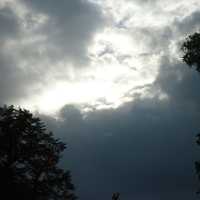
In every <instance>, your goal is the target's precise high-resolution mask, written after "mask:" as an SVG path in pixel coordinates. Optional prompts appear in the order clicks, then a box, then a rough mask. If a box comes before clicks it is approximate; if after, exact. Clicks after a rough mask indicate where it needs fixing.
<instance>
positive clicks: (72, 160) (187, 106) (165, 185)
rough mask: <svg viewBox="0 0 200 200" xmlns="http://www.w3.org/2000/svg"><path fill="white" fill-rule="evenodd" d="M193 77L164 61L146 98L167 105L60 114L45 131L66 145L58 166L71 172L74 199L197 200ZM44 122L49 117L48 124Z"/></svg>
mask: <svg viewBox="0 0 200 200" xmlns="http://www.w3.org/2000/svg"><path fill="white" fill-rule="evenodd" d="M199 81H200V78H199V75H198V74H197V73H196V72H195V71H192V70H190V69H189V68H188V67H187V66H185V65H183V64H181V63H177V62H172V61H171V62H170V61H169V60H168V59H166V58H163V61H162V64H161V66H160V75H159V77H158V78H157V80H156V81H155V83H154V84H153V86H152V88H151V90H152V92H153V91H154V90H155V92H156V91H160V90H161V91H162V92H164V93H166V94H167V95H168V97H169V98H168V99H163V100H160V99H159V97H158V96H157V95H156V96H155V97H154V98H140V97H138V99H137V100H135V102H134V103H133V102H130V103H127V104H124V105H123V106H121V107H119V108H118V109H110V110H101V111H92V112H90V113H88V115H87V117H84V116H83V115H82V114H81V112H80V111H79V110H78V108H77V107H75V106H73V105H70V106H69V105H68V106H66V107H64V108H63V109H62V111H61V117H62V122H58V124H59V125H58V124H57V125H58V126H56V127H55V126H52V122H50V127H51V128H53V130H54V132H55V133H56V134H57V135H58V136H59V137H61V138H63V140H65V141H66V142H68V145H69V149H68V151H67V152H66V154H65V155H64V159H63V163H62V165H63V166H64V167H66V166H68V168H70V169H71V170H72V174H73V177H74V181H75V184H76V186H77V191H78V193H79V195H80V198H81V199H96V200H98V199H99V200H100V199H102V198H105V197H107V198H109V197H110V195H111V193H112V192H113V191H120V192H121V194H122V199H124V200H130V199H138V200H145V199H154V200H160V199H163V200H168V199H172V200H176V199H185V200H187V199H192V200H195V199H196V195H195V189H197V188H196V183H195V181H196V179H195V172H194V161H195V160H196V159H197V158H198V157H197V151H196V150H197V149H196V148H195V135H196V134H197V132H198V131H199V122H198V119H199V117H200V114H199V109H200V107H199V95H198V93H197V86H198V84H199ZM47 118H48V117H47Z"/></svg>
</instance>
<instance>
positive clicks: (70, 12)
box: [24, 0, 103, 66]
mask: <svg viewBox="0 0 200 200" xmlns="http://www.w3.org/2000/svg"><path fill="white" fill-rule="evenodd" d="M24 2H25V3H26V4H27V5H28V7H29V8H30V9H32V10H33V14H34V13H42V14H45V15H47V17H48V21H47V23H46V25H45V26H44V27H42V29H41V30H40V31H41V33H42V34H45V35H46V36H47V40H48V43H46V44H45V45H46V48H47V49H48V51H49V52H48V53H49V57H50V58H52V61H53V62H55V60H60V59H63V58H67V59H68V60H70V61H71V62H72V63H78V64H79V66H80V65H82V64H83V63H84V64H85V62H86V61H88V58H87V48H88V46H89V45H90V43H91V41H92V39H93V34H94V33H95V32H96V31H97V30H98V29H99V28H102V25H103V15H102V13H101V10H100V9H99V8H98V7H97V6H96V5H95V4H92V3H89V2H87V1H82V0H68V1H65V0H61V1H59V2H55V1H54V0H47V1H40V0H29V1H24ZM58 27H59V29H58ZM82 62H83V63H82Z"/></svg>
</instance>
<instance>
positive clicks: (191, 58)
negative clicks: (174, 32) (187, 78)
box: [181, 33, 200, 72]
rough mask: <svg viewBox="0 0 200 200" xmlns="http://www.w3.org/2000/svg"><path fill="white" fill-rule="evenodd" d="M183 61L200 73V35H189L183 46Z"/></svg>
mask: <svg viewBox="0 0 200 200" xmlns="http://www.w3.org/2000/svg"><path fill="white" fill-rule="evenodd" d="M181 50H182V52H183V57H182V58H183V61H184V62H185V63H186V64H187V65H188V66H190V67H192V66H195V67H196V70H197V71H198V72H200V33H194V34H193V35H189V36H188V37H187V38H186V39H185V41H184V42H183V44H182V46H181Z"/></svg>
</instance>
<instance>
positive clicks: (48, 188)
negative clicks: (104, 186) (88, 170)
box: [0, 106, 76, 200]
mask: <svg viewBox="0 0 200 200" xmlns="http://www.w3.org/2000/svg"><path fill="white" fill-rule="evenodd" d="M65 148H66V145H65V144H64V143H63V142H61V141H60V140H58V139H55V138H54V137H53V134H52V133H51V132H48V131H47V130H46V127H45V125H44V123H43V122H42V121H41V120H40V119H39V118H37V117H34V116H33V115H32V114H31V113H30V112H29V111H27V110H23V109H20V108H19V109H16V108H14V107H13V106H9V107H7V106H4V107H1V108H0V193H1V194H0V195H1V196H0V198H2V196H5V197H4V198H3V199H4V200H5V199H20V200H25V199H26V200H27V199H29V200H74V199H76V197H75V195H74V193H73V190H74V186H73V184H72V183H71V176H70V172H69V171H64V170H63V169H61V168H59V166H58V162H59V159H60V157H61V153H62V152H63V151H64V149H65ZM13 197H14V198H13Z"/></svg>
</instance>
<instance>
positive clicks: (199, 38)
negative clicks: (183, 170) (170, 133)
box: [181, 32, 200, 193]
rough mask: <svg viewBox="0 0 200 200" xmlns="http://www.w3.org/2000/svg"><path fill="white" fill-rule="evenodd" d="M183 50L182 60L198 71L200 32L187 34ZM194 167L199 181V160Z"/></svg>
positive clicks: (199, 70) (198, 137)
mask: <svg viewBox="0 0 200 200" xmlns="http://www.w3.org/2000/svg"><path fill="white" fill-rule="evenodd" d="M181 50H182V52H183V57H182V59H183V62H185V63H186V64H187V65H188V66H189V67H193V66H194V67H195V68H196V70H197V71H198V72H200V33H199V32H196V33H194V34H192V35H189V36H188V37H187V38H186V39H185V41H184V42H183V44H182V46H181ZM196 142H197V145H199V146H200V134H198V135H197V141H196ZM195 169H196V173H197V177H198V180H199V181H200V161H196V162H195ZM198 193H200V191H199V192H198Z"/></svg>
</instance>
